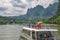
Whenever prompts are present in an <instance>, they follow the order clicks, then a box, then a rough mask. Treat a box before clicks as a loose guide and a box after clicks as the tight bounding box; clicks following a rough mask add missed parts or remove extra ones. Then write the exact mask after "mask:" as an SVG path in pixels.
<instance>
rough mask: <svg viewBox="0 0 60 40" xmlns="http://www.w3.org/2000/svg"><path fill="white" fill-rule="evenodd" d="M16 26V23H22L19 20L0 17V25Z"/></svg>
mask: <svg viewBox="0 0 60 40" xmlns="http://www.w3.org/2000/svg"><path fill="white" fill-rule="evenodd" d="M13 23H15V24H18V23H23V21H21V20H19V19H12V18H10V17H2V16H0V24H13Z"/></svg>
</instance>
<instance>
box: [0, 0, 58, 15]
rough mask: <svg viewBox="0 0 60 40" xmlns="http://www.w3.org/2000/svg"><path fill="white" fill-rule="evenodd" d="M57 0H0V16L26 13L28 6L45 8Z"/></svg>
mask: <svg viewBox="0 0 60 40" xmlns="http://www.w3.org/2000/svg"><path fill="white" fill-rule="evenodd" d="M57 1H58V0H0V15H1V16H18V15H23V14H26V12H27V9H28V8H34V7H36V6H37V5H41V6H43V7H44V8H47V7H48V6H49V4H53V3H55V2H57Z"/></svg>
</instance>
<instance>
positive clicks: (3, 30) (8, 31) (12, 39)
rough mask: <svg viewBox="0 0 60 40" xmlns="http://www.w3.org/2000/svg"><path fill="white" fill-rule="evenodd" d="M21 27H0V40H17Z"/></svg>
mask: <svg viewBox="0 0 60 40" xmlns="http://www.w3.org/2000/svg"><path fill="white" fill-rule="evenodd" d="M21 29H22V26H21V25H0V40H19V36H20V32H21Z"/></svg>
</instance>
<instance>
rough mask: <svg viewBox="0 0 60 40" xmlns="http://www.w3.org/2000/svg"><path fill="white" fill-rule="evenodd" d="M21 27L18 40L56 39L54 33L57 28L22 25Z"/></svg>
mask: <svg viewBox="0 0 60 40" xmlns="http://www.w3.org/2000/svg"><path fill="white" fill-rule="evenodd" d="M22 29H23V30H22V32H21V35H20V39H19V40H57V38H56V34H55V33H56V32H57V31H58V30H57V29H55V28H50V27H48V28H47V27H45V28H44V27H42V28H33V27H23V28H22Z"/></svg>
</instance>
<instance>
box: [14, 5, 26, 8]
mask: <svg viewBox="0 0 60 40" xmlns="http://www.w3.org/2000/svg"><path fill="white" fill-rule="evenodd" d="M13 6H15V7H20V8H22V9H25V8H26V5H13Z"/></svg>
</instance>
